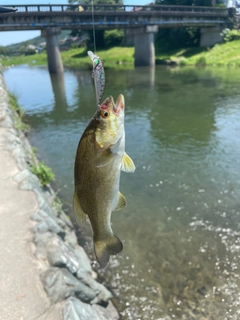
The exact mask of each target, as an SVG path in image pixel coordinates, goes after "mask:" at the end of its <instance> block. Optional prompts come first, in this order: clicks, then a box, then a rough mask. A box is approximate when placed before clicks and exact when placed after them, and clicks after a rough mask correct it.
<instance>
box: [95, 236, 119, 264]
mask: <svg viewBox="0 0 240 320" xmlns="http://www.w3.org/2000/svg"><path fill="white" fill-rule="evenodd" d="M94 249H95V255H96V258H97V261H98V262H99V264H100V267H101V268H105V267H106V266H107V264H108V262H109V259H110V256H111V255H115V254H118V253H120V252H121V251H122V249H123V244H122V242H121V241H120V240H119V239H118V237H116V236H110V237H109V238H106V239H103V240H99V241H98V240H95V241H94Z"/></svg>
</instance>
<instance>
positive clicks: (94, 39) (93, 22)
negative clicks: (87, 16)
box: [92, 0, 96, 53]
mask: <svg viewBox="0 0 240 320" xmlns="http://www.w3.org/2000/svg"><path fill="white" fill-rule="evenodd" d="M92 24H93V45H94V52H95V53H96V37H95V21H94V7H93V0H92Z"/></svg>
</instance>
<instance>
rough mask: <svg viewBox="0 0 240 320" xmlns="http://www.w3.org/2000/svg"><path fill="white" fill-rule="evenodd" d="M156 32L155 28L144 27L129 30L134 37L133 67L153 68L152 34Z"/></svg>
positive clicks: (153, 48)
mask: <svg viewBox="0 0 240 320" xmlns="http://www.w3.org/2000/svg"><path fill="white" fill-rule="evenodd" d="M157 31H158V27H157V26H146V27H143V28H137V29H132V30H131V32H132V33H133V35H134V47H135V54H134V59H135V61H134V64H135V67H139V66H150V67H153V66H155V47H154V33H156V32H157Z"/></svg>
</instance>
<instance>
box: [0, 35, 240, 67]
mask: <svg viewBox="0 0 240 320" xmlns="http://www.w3.org/2000/svg"><path fill="white" fill-rule="evenodd" d="M239 52H240V41H239V40H233V41H230V42H225V43H221V44H216V45H215V46H214V47H209V48H199V47H192V48H191V47H190V48H178V49H174V50H168V49H166V48H165V49H164V48H163V50H162V51H160V49H157V50H156V63H157V64H165V62H166V60H168V62H170V64H176V65H180V66H185V65H189V66H190V65H193V66H203V65H211V66H240V54H239ZM97 53H98V54H99V56H100V57H101V59H102V60H103V61H104V67H105V68H106V69H109V68H111V69H113V68H133V66H134V48H133V47H114V48H110V49H108V50H100V51H97ZM61 55H62V59H63V63H64V65H65V66H66V67H70V68H89V69H92V62H91V60H90V59H89V57H88V55H87V50H86V49H85V48H75V49H70V50H68V51H64V52H62V53H61ZM33 59H34V60H33ZM2 64H3V65H4V66H8V65H18V64H29V65H30V66H32V65H46V64H47V58H46V54H45V53H42V54H37V55H34V56H20V57H12V58H11V59H10V58H3V59H2Z"/></svg>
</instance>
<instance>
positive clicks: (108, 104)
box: [101, 94, 124, 116]
mask: <svg viewBox="0 0 240 320" xmlns="http://www.w3.org/2000/svg"><path fill="white" fill-rule="evenodd" d="M101 109H108V110H112V111H113V113H114V114H115V115H116V116H119V113H120V111H121V110H123V109H124V96H123V95H122V94H120V95H119V96H118V98H117V101H116V104H115V103H114V99H113V97H112V96H109V97H108V98H106V99H105V100H104V102H103V103H102V105H101Z"/></svg>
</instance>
